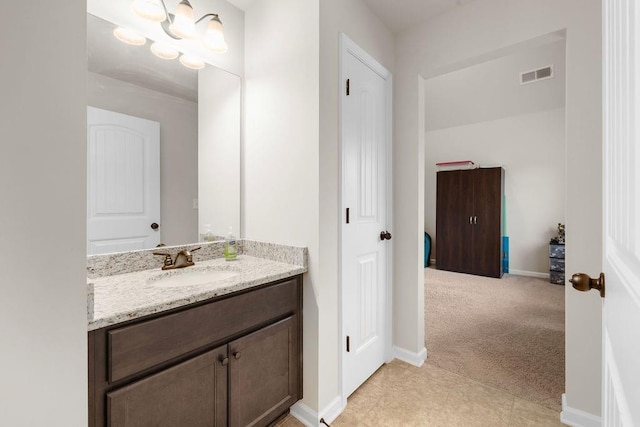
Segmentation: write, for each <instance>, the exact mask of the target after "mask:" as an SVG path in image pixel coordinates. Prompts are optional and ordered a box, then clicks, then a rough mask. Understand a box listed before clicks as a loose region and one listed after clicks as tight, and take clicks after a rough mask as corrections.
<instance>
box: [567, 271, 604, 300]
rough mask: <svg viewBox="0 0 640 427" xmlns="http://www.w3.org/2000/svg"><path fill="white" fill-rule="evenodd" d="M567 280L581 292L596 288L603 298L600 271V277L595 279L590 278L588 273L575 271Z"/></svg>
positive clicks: (602, 280) (601, 274)
mask: <svg viewBox="0 0 640 427" xmlns="http://www.w3.org/2000/svg"><path fill="white" fill-rule="evenodd" d="M569 282H570V283H571V284H572V285H573V288H574V289H576V290H578V291H581V292H586V291H588V290H591V289H596V290H598V291H600V296H601V297H602V298H604V273H600V277H598V278H597V279H592V278H591V277H589V275H588V274H584V273H576V274H574V275H573V276H571V279H569Z"/></svg>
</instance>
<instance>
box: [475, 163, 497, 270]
mask: <svg viewBox="0 0 640 427" xmlns="http://www.w3.org/2000/svg"><path fill="white" fill-rule="evenodd" d="M473 172H474V179H473V188H474V194H475V197H474V201H475V203H474V209H473V211H474V213H473V238H472V241H473V243H472V246H473V252H472V253H473V257H472V259H473V267H472V272H473V274H478V275H481V276H490V277H501V276H502V259H501V257H502V194H503V185H504V184H503V182H504V180H503V169H502V168H487V169H476V170H474V171H473Z"/></svg>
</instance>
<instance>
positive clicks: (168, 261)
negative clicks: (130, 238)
mask: <svg viewBox="0 0 640 427" xmlns="http://www.w3.org/2000/svg"><path fill="white" fill-rule="evenodd" d="M153 254H154V255H158V256H163V257H164V266H165V267H171V266H172V265H173V260H172V259H171V254H167V253H164V252H154V253H153Z"/></svg>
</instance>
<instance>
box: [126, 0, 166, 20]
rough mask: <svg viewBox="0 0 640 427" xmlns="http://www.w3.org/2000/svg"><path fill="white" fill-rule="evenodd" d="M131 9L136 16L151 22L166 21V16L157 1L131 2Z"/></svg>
mask: <svg viewBox="0 0 640 427" xmlns="http://www.w3.org/2000/svg"><path fill="white" fill-rule="evenodd" d="M131 9H133V11H134V12H135V13H136V15H138V16H140V17H141V18H144V19H146V20H148V21H151V22H162V21H164V20H166V19H167V14H166V12H165V10H164V7H163V6H162V4H161V3H160V1H159V0H133V3H131Z"/></svg>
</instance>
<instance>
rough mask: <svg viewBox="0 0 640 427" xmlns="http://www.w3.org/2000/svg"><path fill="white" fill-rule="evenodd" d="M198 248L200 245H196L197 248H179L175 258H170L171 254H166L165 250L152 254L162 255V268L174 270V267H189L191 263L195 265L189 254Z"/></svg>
mask: <svg viewBox="0 0 640 427" xmlns="http://www.w3.org/2000/svg"><path fill="white" fill-rule="evenodd" d="M200 248H201V246H198V247H197V248H193V249H184V250H181V251H180V252H178V253H177V254H176V257H175V258H172V257H171V254H168V253H166V252H154V253H153V254H154V255H158V256H163V257H164V263H163V265H162V269H163V270H174V269H176V268H185V267H191V266H192V265H195V262H193V256H192V255H191V252H195V251H197V250H198V249H200Z"/></svg>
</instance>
